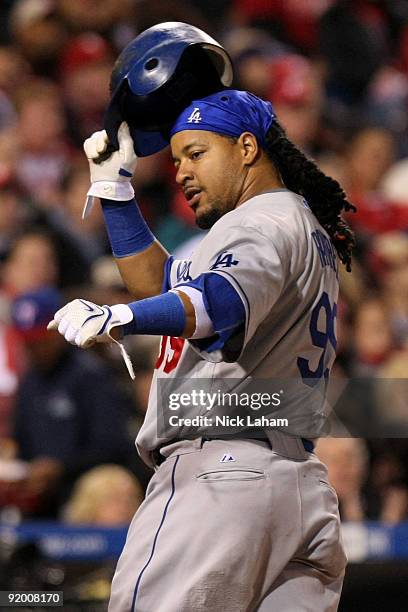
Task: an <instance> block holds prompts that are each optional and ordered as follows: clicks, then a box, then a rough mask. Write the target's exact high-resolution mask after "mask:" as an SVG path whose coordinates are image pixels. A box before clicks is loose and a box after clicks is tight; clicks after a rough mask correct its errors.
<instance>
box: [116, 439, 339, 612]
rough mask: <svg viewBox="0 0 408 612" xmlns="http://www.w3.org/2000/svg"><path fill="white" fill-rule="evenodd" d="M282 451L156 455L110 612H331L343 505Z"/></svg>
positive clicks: (237, 444) (315, 465)
mask: <svg viewBox="0 0 408 612" xmlns="http://www.w3.org/2000/svg"><path fill="white" fill-rule="evenodd" d="M278 450H280V452H281V453H282V454H279V453H278V452H277V451H276V450H271V448H270V445H269V444H268V443H266V442H263V441H255V440H238V439H236V440H232V441H228V442H226V441H223V440H212V441H206V442H202V440H201V439H197V440H192V441H183V442H178V443H175V444H172V445H169V446H167V447H164V448H163V449H161V453H162V454H163V455H165V456H167V459H166V461H164V463H162V464H161V465H160V467H159V468H158V469H157V471H156V472H155V474H154V475H153V477H152V479H151V481H150V483H149V486H148V489H147V493H146V498H145V500H144V502H143V503H142V505H141V506H140V508H139V510H138V512H137V513H136V515H135V517H134V519H133V521H132V523H131V525H130V528H129V532H128V535H127V540H126V544H125V547H124V549H123V552H122V555H121V557H120V559H119V561H118V564H117V568H116V572H115V576H114V579H113V583H112V592H111V599H110V603H109V612H255V611H258V612H335V611H336V610H337V607H338V602H339V598H340V592H341V587H342V582H343V576H344V569H345V565H346V557H345V554H344V552H343V548H342V544H341V538H340V531H339V528H340V522H339V516H338V504H337V497H336V494H335V492H334V490H333V489H332V488H331V486H330V484H329V483H328V480H327V470H326V468H325V466H324V465H323V464H322V463H321V462H320V461H319V459H318V458H317V457H316V456H315V455H314V454H313V453H306V452H305V453H304V457H301V456H299V453H297V452H294V453H293V457H290V456H288V455H290V449H289V451H288V450H287V449H284V450H282V451H281V449H278Z"/></svg>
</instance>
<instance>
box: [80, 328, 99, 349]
mask: <svg viewBox="0 0 408 612" xmlns="http://www.w3.org/2000/svg"><path fill="white" fill-rule="evenodd" d="M75 344H76V345H77V346H79V347H80V348H89V347H90V346H92V345H93V344H95V336H84V335H83V334H82V333H81V331H79V332H77V334H76V336H75Z"/></svg>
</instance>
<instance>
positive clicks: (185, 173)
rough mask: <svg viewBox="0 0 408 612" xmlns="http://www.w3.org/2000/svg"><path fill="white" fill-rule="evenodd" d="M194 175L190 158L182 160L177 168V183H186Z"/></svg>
mask: <svg viewBox="0 0 408 612" xmlns="http://www.w3.org/2000/svg"><path fill="white" fill-rule="evenodd" d="M193 176H194V175H193V172H192V168H191V166H190V164H189V163H188V160H186V161H185V162H180V165H179V167H178V168H177V174H176V183H178V184H179V185H184V183H185V182H186V181H189V180H191V179H192V178H193Z"/></svg>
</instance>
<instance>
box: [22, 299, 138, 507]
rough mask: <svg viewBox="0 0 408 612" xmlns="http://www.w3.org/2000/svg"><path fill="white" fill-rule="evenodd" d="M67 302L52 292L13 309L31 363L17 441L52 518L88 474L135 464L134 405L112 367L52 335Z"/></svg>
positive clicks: (31, 486) (31, 484)
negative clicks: (55, 317) (50, 326)
mask: <svg viewBox="0 0 408 612" xmlns="http://www.w3.org/2000/svg"><path fill="white" fill-rule="evenodd" d="M62 303H63V298H62V296H61V295H60V294H59V293H58V292H57V291H56V290H55V289H53V288H44V289H39V290H35V291H32V292H31V293H25V294H23V295H20V297H18V298H17V299H16V300H15V301H14V303H13V306H12V320H13V323H14V326H15V329H16V330H17V331H18V332H19V333H20V334H21V336H22V338H23V340H24V342H25V346H26V348H27V351H28V355H29V358H30V364H31V365H30V367H29V369H28V370H27V372H26V374H25V376H24V378H23V379H22V381H21V384H20V386H19V390H18V395H17V401H16V406H15V414H14V420H15V429H14V439H15V441H16V443H17V448H18V457H19V458H21V459H23V460H24V461H27V462H28V464H29V470H28V476H27V481H26V488H27V490H28V491H31V492H34V493H35V494H36V495H37V496H38V498H39V501H40V502H41V503H39V505H38V509H37V512H38V513H41V512H43V513H45V514H47V513H53V512H54V513H55V512H56V510H57V507H58V506H56V505H55V504H58V503H59V502H60V501H61V497H60V496H63V495H64V494H66V493H67V491H68V490H69V487H70V486H71V485H72V483H73V481H74V480H75V479H76V478H77V477H78V476H79V475H80V474H82V473H83V472H84V471H86V470H88V469H89V468H91V467H93V466H95V465H98V464H101V463H107V462H115V463H119V464H123V465H128V464H129V463H130V462H131V461H132V460H133V454H134V449H133V443H132V441H131V440H130V437H129V435H128V433H127V431H126V424H127V421H128V419H129V417H130V415H131V412H132V406H131V405H130V404H129V402H128V401H127V399H126V397H124V396H123V394H122V392H121V390H120V388H118V385H117V383H116V382H115V379H114V378H113V376H112V374H111V372H110V371H109V369H108V368H107V367H106V365H105V364H104V363H103V362H101V360H100V359H99V358H97V357H96V356H95V355H93V354H85V353H83V352H82V351H79V350H78V349H77V348H74V347H71V346H69V345H68V346H67V344H66V343H65V342H63V341H61V337H60V336H59V334H57V333H49V332H47V331H46V325H47V323H48V322H49V320H50V319H51V318H52V314H53V313H54V312H55V310H56V309H58V308H59V307H60V306H61V305H62ZM142 476H143V475H142Z"/></svg>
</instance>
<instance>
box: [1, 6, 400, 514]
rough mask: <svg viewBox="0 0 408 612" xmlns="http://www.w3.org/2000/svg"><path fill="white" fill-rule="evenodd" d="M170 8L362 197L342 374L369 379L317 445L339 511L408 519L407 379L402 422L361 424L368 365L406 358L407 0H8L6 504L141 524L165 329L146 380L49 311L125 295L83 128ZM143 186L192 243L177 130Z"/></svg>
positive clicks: (169, 237) (164, 231)
mask: <svg viewBox="0 0 408 612" xmlns="http://www.w3.org/2000/svg"><path fill="white" fill-rule="evenodd" d="M161 21H185V22H188V23H192V24H194V25H197V26H199V27H201V28H203V29H204V30H205V31H207V32H208V33H209V34H211V35H213V36H214V37H215V38H216V39H217V40H218V41H220V42H221V43H222V44H223V45H224V46H225V47H226V49H227V50H228V51H229V53H230V55H231V57H232V60H233V62H234V66H235V82H234V86H235V87H237V88H241V89H248V90H250V91H252V92H253V93H255V94H257V95H259V96H261V97H262V98H264V99H267V100H270V101H271V102H272V103H273V105H274V108H275V110H276V113H277V115H278V117H279V119H280V122H281V123H282V124H283V125H284V127H285V128H286V131H287V134H288V136H289V138H291V139H292V140H293V141H294V142H295V143H296V144H297V145H298V146H299V147H300V148H301V149H302V150H304V151H305V152H307V153H308V154H309V155H311V156H312V157H313V158H314V159H315V160H316V161H317V163H318V164H319V166H320V167H321V168H322V169H323V170H324V171H325V172H326V173H327V174H330V175H331V176H333V177H334V178H336V179H338V180H339V181H340V182H341V184H342V186H343V187H344V189H345V191H346V192H347V194H348V196H349V200H351V201H352V202H353V203H354V204H355V205H356V206H357V207H358V212H357V213H356V214H353V215H350V216H349V219H348V220H349V222H350V224H351V225H352V227H353V229H354V231H355V234H356V240H357V248H356V252H355V258H354V263H353V273H352V274H351V275H350V274H347V273H345V272H344V271H342V273H341V296H340V300H339V308H338V332H337V334H338V359H337V362H336V365H335V369H334V372H333V376H334V377H337V378H340V379H350V378H351V379H355V380H360V379H361V380H362V381H364V384H363V386H362V388H361V389H360V400H361V401H356V400H355V398H354V400H353V399H351V400H350V402H349V403H348V405H347V406H346V408H347V410H346V412H347V415H348V418H349V419H351V420H350V422H351V424H353V419H357V420H358V421H359V429H358V431H359V432H360V433H359V435H358V436H357V437H350V438H339V439H332V438H331V439H325V440H322V441H321V442H320V443H319V448H318V452H319V453H320V455H321V457H322V459H323V460H324V461H325V462H326V463H327V464H328V466H329V471H330V477H331V480H332V483H333V485H334V486H335V488H336V489H337V492H338V495H339V500H340V510H341V515H342V518H343V520H354V521H360V520H364V519H377V520H382V521H386V522H388V523H390V524H392V523H397V522H399V521H402V520H404V519H406V518H407V516H408V471H407V465H408V462H407V459H408V442H407V440H405V439H404V436H407V433H408V417H407V411H406V408H407V397H406V396H405V397H403V396H402V395H401V394H399V393H398V392H397V391H396V390H395V388H394V387H393V386H392V385H391V387H390V392H389V395H388V396H387V400H386V406H387V410H386V411H385V412H384V411H382V412H381V414H380V422H383V425H384V432H386V433H387V432H388V434H389V436H390V437H386V438H383V439H381V437H380V436H376V437H375V438H370V439H364V435H363V433H362V432H363V430H364V425H365V423H367V427H368V426H369V424H370V422H371V419H372V418H373V415H374V412H375V410H376V409H375V399H376V398H375V397H374V396H375V393H374V392H373V388H372V387H370V385H369V384H368V382H367V381H370V380H372V381H375V380H379V379H387V380H395V379H406V378H408V138H407V137H408V3H407V2H406V1H405V0H389V1H387V0H383V1H381V0H377V1H375V0H371V1H370V0H154V1H153V2H152V1H145V0H2V2H1V5H0V518H3V519H7V520H11V519H13V520H21V519H27V518H57V519H59V520H61V521H66V522H71V523H81V524H82V523H88V524H93V525H120V524H126V523H128V522H129V520H130V518H131V516H132V515H133V513H134V511H135V509H136V508H137V506H138V504H139V503H140V501H141V499H142V495H143V490H144V489H145V487H146V484H147V482H148V479H149V477H150V472H149V470H148V469H147V468H146V467H145V466H144V465H143V464H142V463H141V461H140V460H139V459H138V457H137V455H136V452H135V449H134V445H133V441H134V437H135V434H136V433H137V430H138V428H139V427H140V423H141V421H142V419H143V413H144V411H145V409H146V403H147V397H148V389H149V383H150V378H151V372H152V368H153V367H154V363H155V358H156V354H157V351H158V344H157V339H154V338H153V339H152V338H137V339H135V338H132V339H131V340H130V342H129V345H128V348H129V351H130V352H131V354H132V358H133V361H134V363H135V366H136V370H137V376H136V381H135V382H134V383H131V382H130V380H129V379H128V377H127V373H126V370H125V368H124V366H123V363H122V362H121V360H120V355H119V354H118V353H117V352H116V350H114V348H112V347H109V346H101V347H97V348H96V349H92V350H90V351H80V350H78V349H74V348H72V347H71V346H70V345H67V344H66V343H65V341H64V340H62V338H61V337H60V336H58V335H57V333H46V331H45V326H46V323H47V322H48V320H49V319H50V318H51V315H52V314H53V312H54V311H55V310H56V309H57V308H58V307H59V306H60V305H62V304H63V303H64V302H66V301H67V300H69V299H73V298H74V297H83V298H87V299H91V300H93V301H95V302H98V303H107V304H113V303H120V302H124V301H130V296H129V295H128V294H127V293H126V290H125V288H124V286H123V284H122V282H121V279H120V276H119V274H118V273H117V271H116V268H115V265H114V263H113V261H112V258H111V257H110V250H109V245H108V242H107V237H106V233H105V230H104V226H103V220H102V217H101V214H100V211H99V210H98V208H97V207H95V209H94V210H93V212H92V214H91V216H90V217H89V218H88V219H87V220H86V221H84V222H83V221H81V212H82V207H83V204H84V200H85V194H86V191H87V189H88V185H89V178H88V165H87V161H86V159H85V158H84V155H83V152H82V143H83V141H84V139H85V138H87V137H88V136H90V134H91V133H92V132H93V131H95V130H98V129H101V126H102V121H103V113H104V109H105V107H106V104H107V102H108V100H109V77H110V72H111V69H112V66H113V62H114V60H115V58H116V57H117V55H118V53H119V52H120V51H121V50H122V48H123V47H124V46H125V45H126V44H127V43H128V42H129V41H130V40H131V39H132V38H134V37H135V36H136V35H137V34H138V33H139V32H141V31H143V30H144V29H146V28H147V27H150V26H151V25H154V24H156V23H159V22H161ZM134 186H135V190H136V194H137V199H138V201H139V203H140V206H141V208H142V211H143V213H144V215H145V217H146V219H147V220H148V222H149V224H150V226H151V228H152V230H153V231H154V232H155V234H156V235H157V237H158V238H159V239H160V240H161V241H162V243H163V244H164V245H165V246H166V247H167V249H168V250H169V251H171V252H174V251H175V250H176V252H178V253H187V254H188V253H189V249H190V247H191V244H192V242H191V240H192V241H193V242H194V241H195V240H199V236H200V232H199V230H197V229H196V228H195V226H194V219H193V217H192V213H191V212H190V210H189V209H188V207H187V206H186V205H185V202H184V198H183V196H182V194H181V193H180V192H179V191H178V189H177V188H176V185H175V182H174V168H173V166H172V163H171V159H170V156H169V152H168V150H164V151H163V152H161V153H159V154H156V155H154V156H151V157H149V158H144V159H141V160H139V165H138V168H137V170H136V175H135V179H134ZM367 385H368V386H367ZM393 389H394V390H393ZM346 403H347V402H346ZM377 416H378V415H377ZM367 431H368V430H367Z"/></svg>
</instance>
